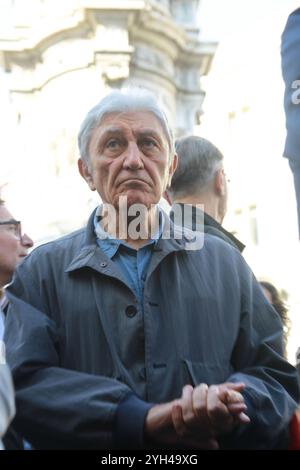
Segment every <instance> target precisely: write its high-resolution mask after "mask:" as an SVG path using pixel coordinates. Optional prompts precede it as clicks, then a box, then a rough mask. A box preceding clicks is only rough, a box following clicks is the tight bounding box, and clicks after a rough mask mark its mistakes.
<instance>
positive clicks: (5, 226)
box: [0, 199, 33, 448]
mask: <svg viewBox="0 0 300 470" xmlns="http://www.w3.org/2000/svg"><path fill="white" fill-rule="evenodd" d="M32 245H33V241H32V240H31V238H30V237H28V235H22V231H21V223H20V222H19V221H17V220H16V219H15V218H14V217H13V216H12V215H11V213H10V212H9V211H8V209H7V207H6V206H5V203H4V201H3V199H0V290H1V294H2V299H1V300H2V302H1V304H0V343H1V344H0V346H1V348H0V349H1V357H0V439H1V438H3V437H4V434H5V432H6V430H7V428H8V425H9V423H10V422H11V420H12V418H13V416H14V413H15V404H14V391H13V384H12V380H11V376H10V371H9V369H8V367H7V365H6V364H5V345H4V343H3V335H4V329H5V314H4V311H5V309H6V307H7V301H5V303H3V300H4V299H5V297H4V296H3V292H4V290H3V289H4V287H5V286H6V285H7V284H9V283H10V282H11V280H12V277H13V273H14V271H15V269H16V267H17V265H18V264H19V263H20V262H21V261H22V260H23V259H24V257H25V256H26V255H27V253H28V248H31V247H32ZM3 305H4V307H3ZM8 441H9V442H8ZM1 445H2V446H3V444H0V446H1ZM5 447H6V448H16V447H17V448H20V439H19V438H18V436H17V435H16V434H15V432H14V431H13V430H12V429H10V430H9V433H8V434H7V435H6V436H5Z"/></svg>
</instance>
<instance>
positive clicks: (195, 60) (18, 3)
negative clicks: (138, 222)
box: [0, 0, 216, 236]
mask: <svg viewBox="0 0 300 470" xmlns="http://www.w3.org/2000/svg"><path fill="white" fill-rule="evenodd" d="M198 4H199V0H197V1H196V0H184V1H178V0H161V1H158V0H157V1H155V0H63V1H61V0H26V1H24V0H1V1H0V107H1V113H0V121H2V120H3V123H2V122H0V125H2V128H5V129H6V131H5V139H6V143H5V144H3V142H2V150H3V152H2V154H1V155H0V165H1V173H2V174H3V175H4V176H3V177H4V180H5V182H6V181H15V182H16V181H17V182H16V186H17V187H18V192H20V191H23V193H24V194H25V195H26V197H27V198H28V204H27V205H28V206H30V204H31V203H30V200H31V199H32V197H35V194H39V197H38V198H36V197H35V203H36V211H40V212H41V213H42V215H41V217H43V216H44V221H43V220H42V219H40V221H39V225H40V227H41V228H40V230H41V232H42V233H43V236H44V234H45V232H47V233H49V236H52V234H54V235H55V234H56V232H58V233H57V234H60V233H63V232H66V231H69V230H70V229H72V228H74V227H77V226H78V224H79V223H81V221H82V220H84V218H85V216H86V207H84V206H83V202H82V201H86V200H87V199H90V198H91V195H90V194H91V193H88V194H87V192H84V191H87V190H85V189H83V185H82V183H81V181H80V179H79V177H78V175H77V172H76V170H74V166H75V165H76V160H77V158H78V153H77V148H76V136H77V132H78V128H79V125H80V123H81V121H82V118H83V116H84V115H85V114H86V112H87V111H88V110H89V109H90V107H91V106H93V105H94V104H95V103H96V102H97V101H99V100H100V99H101V98H102V97H103V96H104V95H105V94H106V93H107V92H108V91H110V90H111V89H112V88H123V87H128V86H131V85H132V86H141V87H145V88H147V89H149V90H150V91H152V92H153V93H154V94H155V96H157V98H158V100H159V101H160V103H161V105H163V107H164V109H165V112H166V114H167V116H168V119H169V122H170V124H171V126H172V127H173V130H174V133H175V135H177V136H179V135H182V134H184V133H187V132H189V133H190V132H193V129H194V125H195V124H197V123H198V122H197V121H198V119H199V116H200V115H201V106H202V101H203V98H204V93H203V91H202V90H201V86H200V78H201V76H202V75H204V74H207V72H208V71H209V67H210V63H211V60H212V57H213V54H214V52H215V49H216V44H215V43H206V42H205V43H203V42H201V41H200V40H199V28H198V25H197V11H198V6H199V5H198ZM28 169H34V170H33V171H32V172H30V171H28ZM25 174H26V178H24V177H23V175H25ZM35 175H38V178H36V176H35ZM23 186H24V187H23ZM74 188H76V189H74ZM30 191H32V194H31V192H30ZM74 197H75V198H77V199H76V201H75V202H74ZM25 200H26V198H25V197H24V205H25ZM91 204H92V203H91ZM55 205H56V207H59V213H58V211H56V210H55V209H54V207H55ZM39 206H41V208H40V207H39ZM73 206H74V207H73ZM72 211H73V212H72ZM26 217H27V218H30V217H31V212H30V211H29V209H28V213H27V215H26ZM50 219H51V226H50V222H49V220H50ZM70 219H72V224H71V223H69V222H68V221H69V220H70ZM43 224H44V226H43ZM38 229H39V227H38V228H37V230H38ZM31 233H32V231H31ZM33 236H34V234H33Z"/></svg>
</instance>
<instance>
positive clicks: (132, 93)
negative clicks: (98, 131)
mask: <svg viewBox="0 0 300 470" xmlns="http://www.w3.org/2000/svg"><path fill="white" fill-rule="evenodd" d="M131 111H147V112H149V113H152V114H154V116H155V117H156V118H157V119H158V121H159V122H160V124H161V126H162V129H163V132H164V134H165V137H166V138H167V141H168V145H169V158H170V160H171V159H172V158H173V156H174V154H175V149H174V141H173V136H172V131H171V129H170V127H169V124H168V121H167V117H166V115H165V113H164V112H163V111H162V109H161V108H160V107H159V105H158V104H157V101H156V99H155V97H154V96H153V95H152V94H151V93H150V92H149V91H148V90H145V89H143V88H135V89H134V88H131V89H129V90H126V91H120V90H117V91H113V92H111V93H109V94H108V95H107V96H105V97H104V98H103V99H102V100H101V101H100V102H99V103H98V104H97V105H96V106H94V107H93V108H92V109H91V110H90V111H89V112H88V113H87V115H86V117H85V119H84V121H83V122H82V124H81V127H80V130H79V134H78V147H79V152H80V156H81V158H82V159H83V160H84V161H85V162H86V163H87V164H88V162H89V143H90V138H91V134H92V131H93V129H95V127H97V126H98V125H99V124H100V122H101V119H102V118H103V117H104V116H105V115H107V114H111V113H122V112H125V113H126V112H131Z"/></svg>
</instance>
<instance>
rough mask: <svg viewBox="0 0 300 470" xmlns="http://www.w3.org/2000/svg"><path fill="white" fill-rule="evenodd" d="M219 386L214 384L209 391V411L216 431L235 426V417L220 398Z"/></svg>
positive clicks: (224, 430) (223, 430)
mask: <svg viewBox="0 0 300 470" xmlns="http://www.w3.org/2000/svg"><path fill="white" fill-rule="evenodd" d="M219 393H220V391H219V387H217V386H216V385H212V386H211V387H209V389H208V393H207V413H208V417H209V419H210V421H211V424H212V426H213V428H214V431H215V432H216V433H220V432H227V431H228V430H230V429H231V427H232V426H233V423H234V421H233V417H232V415H231V414H230V412H229V410H228V408H227V406H226V405H225V404H224V403H223V402H222V400H220V397H219Z"/></svg>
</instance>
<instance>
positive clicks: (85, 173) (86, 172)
mask: <svg viewBox="0 0 300 470" xmlns="http://www.w3.org/2000/svg"><path fill="white" fill-rule="evenodd" d="M77 164H78V170H79V173H80V174H81V176H82V178H84V179H85V181H86V182H87V184H88V185H89V188H90V189H91V191H96V187H95V184H94V180H93V176H92V172H91V171H90V169H89V167H88V165H87V163H85V162H84V161H83V160H82V158H79V159H78V162H77Z"/></svg>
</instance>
